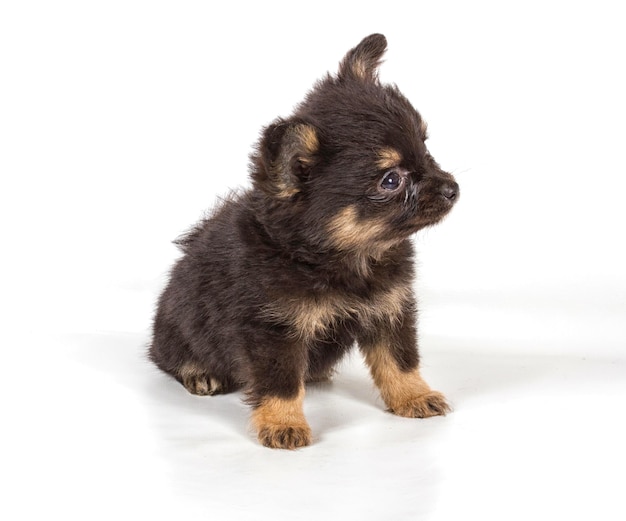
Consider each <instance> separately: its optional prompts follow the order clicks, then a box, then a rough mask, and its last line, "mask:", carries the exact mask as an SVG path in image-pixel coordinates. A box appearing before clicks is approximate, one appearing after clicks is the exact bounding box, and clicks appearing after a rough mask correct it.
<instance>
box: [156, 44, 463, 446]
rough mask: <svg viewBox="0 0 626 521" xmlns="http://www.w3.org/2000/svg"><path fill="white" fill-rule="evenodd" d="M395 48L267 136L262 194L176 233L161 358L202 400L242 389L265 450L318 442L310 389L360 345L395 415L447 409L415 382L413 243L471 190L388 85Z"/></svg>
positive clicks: (262, 145)
mask: <svg viewBox="0 0 626 521" xmlns="http://www.w3.org/2000/svg"><path fill="white" fill-rule="evenodd" d="M386 47H387V42H386V39H385V37H384V36H382V35H380V34H373V35H371V36H368V37H367V38H365V39H364V40H363V41H361V42H360V43H359V44H358V45H357V46H356V47H355V48H354V49H352V50H350V51H349V52H348V53H347V54H346V56H345V57H344V59H343V60H342V62H341V63H340V66H339V71H338V73H337V74H336V75H327V76H326V77H325V78H323V79H322V80H320V81H319V82H318V83H317V84H316V85H315V86H314V88H313V89H312V90H311V92H310V93H309V94H308V95H307V96H306V98H305V100H304V101H303V102H302V103H301V104H300V105H299V106H298V107H297V108H296V109H295V112H294V114H293V115H292V116H291V117H289V118H287V119H282V118H279V119H277V120H276V121H274V122H273V123H272V124H271V125H269V126H268V127H267V128H265V129H264V131H263V133H262V137H261V139H260V142H259V143H258V145H257V147H256V150H255V152H254V153H253V154H252V156H251V172H250V175H251V179H252V188H251V189H250V190H248V191H247V192H244V193H242V194H240V195H238V196H234V197H232V198H230V199H229V200H226V201H225V202H224V203H223V204H222V205H221V206H220V207H219V208H218V209H217V210H216V211H215V212H214V214H213V215H212V216H211V217H210V218H208V219H205V220H203V221H202V222H200V223H199V224H198V225H197V226H195V227H194V228H193V229H192V230H191V231H190V232H189V233H187V234H186V235H185V236H183V237H182V238H181V239H179V240H178V244H179V246H180V247H181V249H182V251H183V256H182V257H181V259H180V260H179V261H178V262H177V263H176V265H175V266H174V267H173V269H172V271H171V277H170V280H169V283H168V285H167V287H166V288H165V290H164V291H163V293H162V295H161V297H160V299H159V303H158V309H157V312H156V316H155V319H154V332H153V340H152V344H151V347H150V351H149V354H150V357H151V359H152V360H153V361H154V362H155V363H156V364H157V365H158V366H159V367H160V368H161V369H162V370H163V371H165V372H166V373H169V374H170V375H172V376H173V377H175V378H176V379H177V380H179V381H180V382H181V383H182V384H183V385H184V386H185V387H186V388H187V390H188V391H190V392H191V393H194V394H216V393H224V392H229V391H233V390H235V389H240V388H242V389H244V390H245V392H246V394H247V400H248V402H249V403H250V405H251V407H252V423H253V425H254V427H255V428H256V430H257V434H258V437H259V440H260V441H261V443H263V444H264V445H266V446H269V447H275V448H289V449H293V448H296V447H300V446H304V445H308V444H309V443H310V442H311V430H310V428H309V426H308V424H307V422H306V419H305V417H304V414H303V412H302V401H303V398H304V392H305V391H304V389H305V383H306V382H309V381H318V380H321V379H326V378H328V377H329V376H330V375H331V374H332V369H333V367H334V366H335V365H336V364H337V362H338V361H339V360H340V359H341V358H342V356H343V355H344V354H345V353H346V352H347V351H348V350H349V349H350V348H351V347H352V346H353V345H355V343H356V344H357V345H358V347H359V349H360V350H361V351H362V353H363V355H364V357H365V360H366V362H367V364H368V366H369V367H370V370H371V373H372V377H373V379H374V382H375V383H376V385H377V386H378V388H379V389H380V391H381V395H382V397H383V399H384V401H385V403H386V404H387V406H388V407H389V409H390V410H391V411H392V412H394V413H396V414H400V415H402V416H408V417H428V416H433V415H440V414H445V413H446V412H447V411H448V405H447V403H446V401H445V399H444V398H443V396H442V395H441V394H440V393H438V392H435V391H432V390H431V389H430V388H429V387H428V385H427V384H426V382H424V380H423V379H422V378H421V376H420V374H419V356H418V350H417V335H416V305H415V298H414V296H413V292H412V284H413V275H414V268H413V260H412V259H413V248H412V244H411V242H410V240H409V237H410V236H411V235H412V234H413V233H414V232H416V231H418V230H419V229H421V228H424V227H426V226H430V225H433V224H435V223H437V222H438V221H440V220H441V219H442V218H443V217H444V216H445V215H446V214H447V213H448V211H449V210H450V209H451V208H452V206H453V204H454V203H455V202H456V200H457V199H458V194H459V190H458V185H457V184H456V182H455V181H454V179H453V177H452V176H451V175H450V174H449V173H447V172H444V171H443V170H442V169H441V168H440V167H439V165H438V164H437V163H436V162H435V160H434V159H433V158H432V157H431V155H430V154H429V152H428V150H427V148H426V145H425V144H424V142H425V140H426V125H425V124H424V122H423V121H422V118H421V117H420V115H419V113H418V112H417V111H416V110H415V109H414V108H413V107H412V105H411V104H410V103H409V101H408V100H407V99H406V98H405V97H404V96H403V95H402V94H401V93H400V91H399V90H398V89H397V88H396V87H395V86H391V85H383V84H381V82H380V81H379V79H378V76H377V68H378V65H379V64H380V61H381V58H382V56H383V54H384V52H385V50H386Z"/></svg>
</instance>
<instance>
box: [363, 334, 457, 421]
mask: <svg viewBox="0 0 626 521" xmlns="http://www.w3.org/2000/svg"><path fill="white" fill-rule="evenodd" d="M365 361H366V362H367V365H368V366H369V368H370V372H371V374H372V378H373V379H374V383H375V384H376V386H377V387H378V388H379V389H380V395H381V397H382V399H383V400H384V402H385V404H386V405H387V407H389V410H390V411H391V412H393V413H394V414H398V415H399V416H406V417H410V418H427V417H429V416H438V415H445V414H446V413H447V412H449V410H450V407H449V406H448V404H447V403H446V400H445V398H444V397H443V395H442V394H441V393H438V392H437V391H432V390H431V388H430V387H429V385H428V384H427V383H426V382H425V381H424V379H423V378H422V376H421V375H420V372H419V369H418V368H415V369H413V370H411V371H402V370H401V369H400V368H399V367H398V363H397V362H396V361H395V359H394V358H393V356H392V354H391V352H390V351H389V348H388V347H387V346H383V345H381V346H376V347H374V348H371V349H369V350H367V351H366V352H365Z"/></svg>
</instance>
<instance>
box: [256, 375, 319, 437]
mask: <svg viewBox="0 0 626 521" xmlns="http://www.w3.org/2000/svg"><path fill="white" fill-rule="evenodd" d="M303 401H304V386H302V387H301V388H300V391H299V392H298V395H297V396H296V397H295V398H293V399H291V400H286V399H284V398H275V397H272V398H266V399H265V400H263V401H262V402H261V405H260V406H259V407H257V408H256V409H255V410H254V411H253V412H252V424H253V425H254V428H255V429H256V431H257V434H258V437H259V441H260V442H261V443H262V444H263V445H265V446H266V447H271V448H275V449H296V448H298V447H304V446H305V445H309V444H310V443H311V428H310V427H309V424H308V423H307V421H306V418H305V417H304V411H303V409H302V404H303Z"/></svg>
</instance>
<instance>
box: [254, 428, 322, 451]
mask: <svg viewBox="0 0 626 521" xmlns="http://www.w3.org/2000/svg"><path fill="white" fill-rule="evenodd" d="M259 441H260V442H261V443H262V444H263V445H265V446H266V447H269V448H271V449H289V450H294V449H297V448H299V447H306V446H307V445H310V444H311V429H310V428H309V426H308V425H297V426H296V425H266V426H264V427H261V429H260V430H259Z"/></svg>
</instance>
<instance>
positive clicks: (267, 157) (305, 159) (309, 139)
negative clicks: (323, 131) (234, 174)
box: [253, 119, 320, 198]
mask: <svg viewBox="0 0 626 521" xmlns="http://www.w3.org/2000/svg"><path fill="white" fill-rule="evenodd" d="M319 146H320V144H319V137H318V132H317V130H316V129H315V127H313V126H312V125H310V124H308V123H305V122H304V121H300V120H297V119H291V120H284V119H278V120H276V121H275V122H274V123H272V124H271V125H270V126H269V127H267V128H266V129H265V131H264V132H263V137H262V138H261V142H260V144H259V147H258V151H257V155H256V158H255V159H256V168H255V169H254V172H253V179H254V181H255V182H256V183H257V184H258V185H259V187H260V188H261V189H262V190H263V191H264V192H266V193H268V194H270V195H274V196H277V197H280V198H288V197H291V196H292V195H294V194H296V193H298V192H300V191H301V187H302V183H303V182H304V181H305V180H306V179H307V178H308V175H309V173H310V170H311V168H312V167H313V165H314V164H315V162H316V157H317V154H318V153H319Z"/></svg>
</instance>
